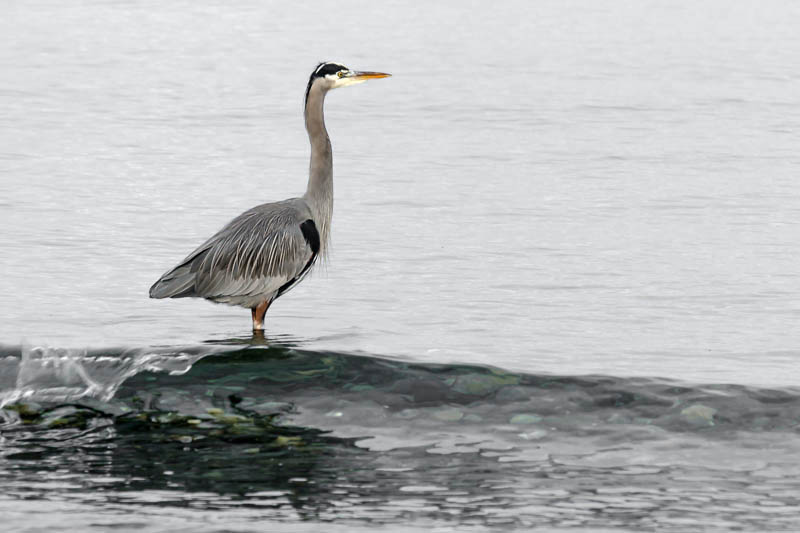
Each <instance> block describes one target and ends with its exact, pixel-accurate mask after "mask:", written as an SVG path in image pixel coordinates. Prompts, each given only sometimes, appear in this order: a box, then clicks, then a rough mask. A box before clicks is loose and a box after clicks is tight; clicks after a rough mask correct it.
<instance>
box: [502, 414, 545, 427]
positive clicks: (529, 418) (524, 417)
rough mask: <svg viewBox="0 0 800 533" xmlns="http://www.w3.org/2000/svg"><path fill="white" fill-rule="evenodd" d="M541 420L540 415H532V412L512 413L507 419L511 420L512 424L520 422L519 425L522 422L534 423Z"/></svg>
mask: <svg viewBox="0 0 800 533" xmlns="http://www.w3.org/2000/svg"><path fill="white" fill-rule="evenodd" d="M541 421H542V417H541V416H539V415H534V414H527V413H523V414H518V415H514V416H512V417H511V419H510V420H509V422H511V423H512V424H520V425H522V424H536V423H538V422H541Z"/></svg>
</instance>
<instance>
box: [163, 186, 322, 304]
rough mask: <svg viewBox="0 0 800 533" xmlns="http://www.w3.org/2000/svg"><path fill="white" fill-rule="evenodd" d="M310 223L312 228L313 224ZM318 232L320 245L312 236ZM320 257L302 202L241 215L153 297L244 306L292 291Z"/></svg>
mask: <svg viewBox="0 0 800 533" xmlns="http://www.w3.org/2000/svg"><path fill="white" fill-rule="evenodd" d="M309 223H310V225H309ZM309 228H313V233H314V234H315V235H316V242H313V241H314V239H313V238H312V239H311V240H309V237H308V235H307V234H309V232H310V229H309ZM318 252H319V236H318V234H317V233H316V226H314V222H313V220H312V219H311V213H310V210H309V209H308V206H307V205H306V204H305V202H303V201H302V200H299V199H293V200H287V201H285V202H277V203H272V204H264V205H261V206H258V207H255V208H253V209H250V210H249V211H246V212H244V213H242V214H241V215H240V216H238V217H237V218H235V219H234V220H232V221H231V222H230V223H229V224H228V225H226V226H225V227H224V228H223V229H222V230H221V231H219V232H218V233H217V234H216V235H214V236H213V237H211V238H210V239H209V240H208V241H206V242H205V243H203V244H202V245H201V246H199V247H198V248H197V249H196V250H194V251H193V252H192V253H191V254H189V255H188V256H187V257H186V259H184V260H183V261H182V262H181V263H180V264H178V266H176V267H175V268H173V269H172V270H170V271H168V272H166V273H165V274H164V275H163V276H162V277H161V279H159V280H158V281H157V282H156V283H155V284H154V285H153V286H152V287H151V288H150V297H151V298H181V297H187V296H199V297H202V298H208V299H212V300H216V301H221V302H228V303H240V304H241V303H242V302H245V301H246V300H247V299H248V298H251V297H252V298H257V297H261V296H262V295H269V294H271V293H274V294H273V296H272V297H275V296H277V295H278V293H279V291H280V294H282V293H283V292H285V291H286V290H288V288H289V286H292V285H294V284H295V283H296V282H297V281H299V278H301V277H302V276H304V275H305V274H306V273H307V272H308V270H309V268H310V267H311V265H312V264H313V262H314V260H315V259H316V256H317V254H318Z"/></svg>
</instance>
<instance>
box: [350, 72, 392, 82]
mask: <svg viewBox="0 0 800 533" xmlns="http://www.w3.org/2000/svg"><path fill="white" fill-rule="evenodd" d="M389 76H391V74H386V73H385V72H352V73H350V74H349V75H348V76H347V77H348V78H350V79H352V80H356V81H367V80H372V79H377V78H388V77H389Z"/></svg>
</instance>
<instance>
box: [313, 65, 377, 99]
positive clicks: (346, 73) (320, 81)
mask: <svg viewBox="0 0 800 533" xmlns="http://www.w3.org/2000/svg"><path fill="white" fill-rule="evenodd" d="M389 76H391V74H386V73H385V72H360V71H357V70H350V69H349V68H347V67H346V66H344V65H342V64H341V63H333V62H326V63H320V64H319V65H317V68H315V69H314V72H312V73H311V77H310V78H309V80H308V89H307V90H306V98H307V97H308V93H309V92H310V91H311V89H312V88H314V87H317V86H319V87H320V88H321V89H322V90H323V91H329V90H331V89H338V88H339V87H347V86H348V85H355V84H356V83H362V82H365V81H367V80H373V79H377V78H387V77H389Z"/></svg>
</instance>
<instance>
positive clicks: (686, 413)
mask: <svg viewBox="0 0 800 533" xmlns="http://www.w3.org/2000/svg"><path fill="white" fill-rule="evenodd" d="M716 413H717V410H716V409H714V408H713V407H708V406H707V405H702V404H699V403H698V404H695V405H690V406H689V407H687V408H685V409H684V410H682V411H681V416H682V417H683V419H684V420H686V421H687V422H689V423H690V424H695V425H703V426H713V425H714V415H715V414H716Z"/></svg>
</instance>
